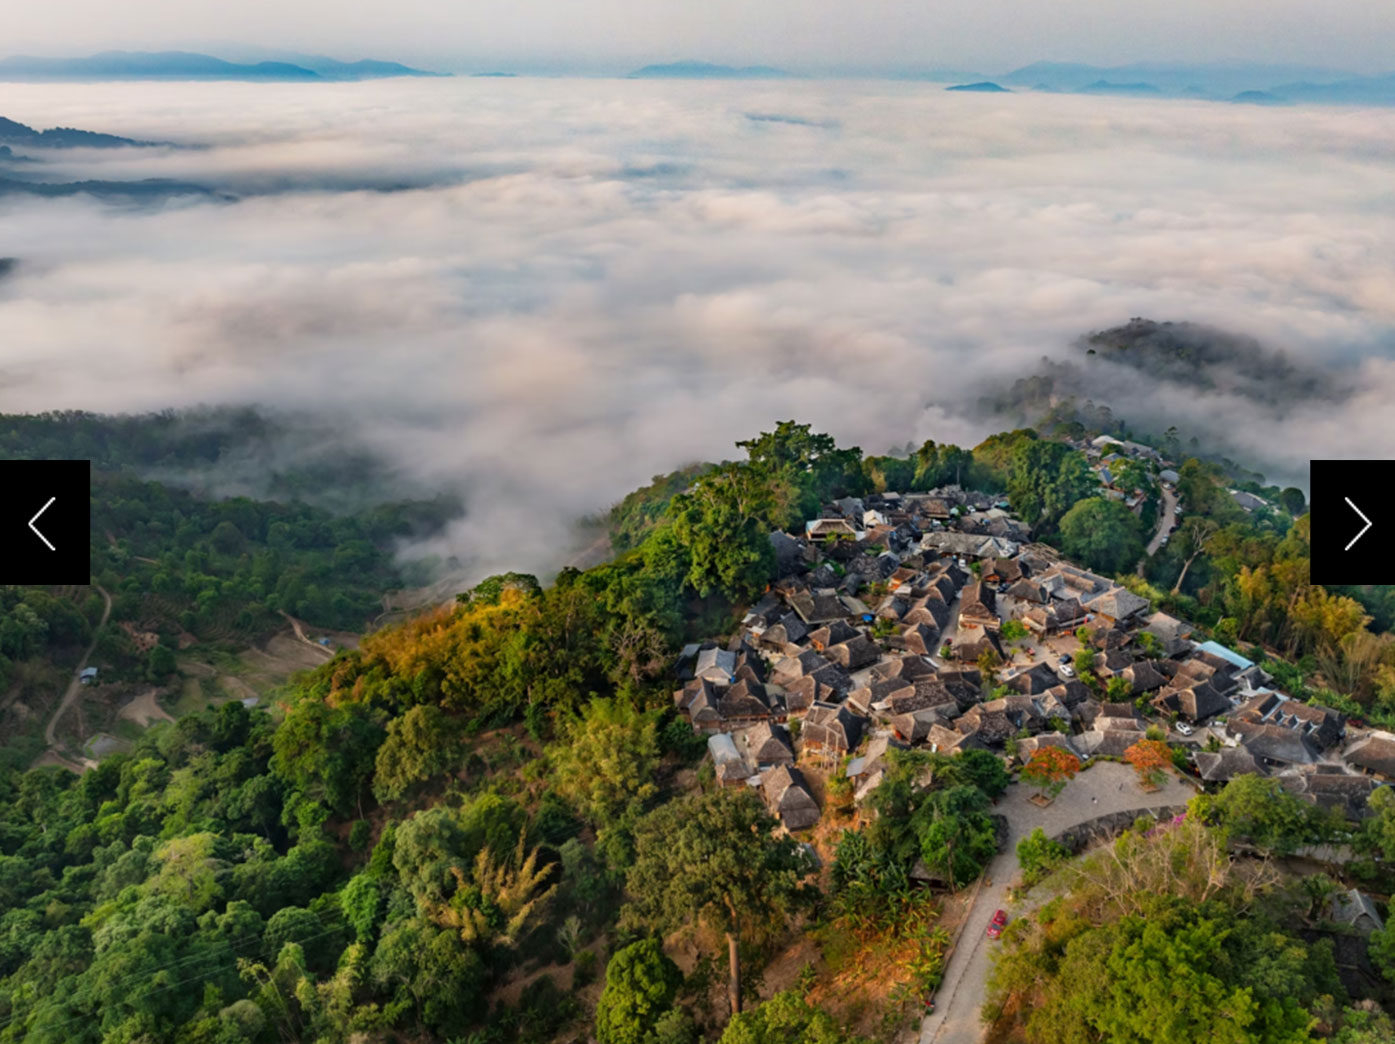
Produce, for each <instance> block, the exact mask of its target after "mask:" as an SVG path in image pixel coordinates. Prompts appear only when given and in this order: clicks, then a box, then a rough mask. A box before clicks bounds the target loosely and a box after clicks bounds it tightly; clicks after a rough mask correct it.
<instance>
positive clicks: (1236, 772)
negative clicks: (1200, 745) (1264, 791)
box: [1192, 747, 1266, 783]
mask: <svg viewBox="0 0 1395 1044" xmlns="http://www.w3.org/2000/svg"><path fill="white" fill-rule="evenodd" d="M1192 759H1193V760H1194V761H1195V762H1196V769H1197V772H1198V773H1200V775H1201V778H1202V779H1204V780H1206V781H1207V782H1208V783H1220V782H1224V781H1225V780H1228V779H1234V778H1235V777H1236V776H1263V775H1265V774H1266V773H1265V770H1264V766H1263V765H1261V764H1260V763H1259V762H1257V761H1256V760H1255V758H1254V755H1253V754H1251V753H1250V752H1249V751H1248V750H1246V749H1245V748H1244V747H1226V748H1225V749H1223V750H1218V751H1214V752H1212V751H1205V750H1199V751H1197V752H1196V753H1195V754H1193V755H1192Z"/></svg>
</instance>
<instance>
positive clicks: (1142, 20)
mask: <svg viewBox="0 0 1395 1044" xmlns="http://www.w3.org/2000/svg"><path fill="white" fill-rule="evenodd" d="M7 6H8V8H9V9H8V10H7V11H6V12H5V17H4V42H3V43H0V51H4V52H11V53H13V52H28V53H50V54H68V53H75V52H85V51H90V50H94V49H99V48H107V47H122V48H128V49H148V48H152V47H173V46H200V47H206V48H207V47H213V46H219V45H227V44H230V43H234V42H236V43H242V44H256V45H261V46H275V47H287V48H296V49H302V50H314V51H327V52H334V53H336V54H337V55H343V56H359V55H364V54H372V55H374V56H377V57H400V58H405V59H409V60H416V61H432V62H435V63H437V64H439V65H443V66H447V67H456V68H470V67H472V66H478V65H497V64H508V65H514V66H522V67H529V68H540V67H542V66H544V65H546V64H548V63H557V64H560V65H564V66H570V67H574V68H575V67H580V68H585V69H590V70H595V71H604V70H606V69H616V68H625V67H628V66H630V65H633V64H635V63H640V62H647V61H658V60H671V59H675V58H702V59H707V60H713V61H726V62H771V63H779V64H782V65H787V66H790V67H796V68H801V69H805V70H809V71H818V70H821V69H827V68H834V67H836V68H842V69H866V70H872V69H877V68H886V67H898V68H904V67H921V68H925V67H937V66H938V67H948V68H964V69H981V70H987V71H1005V70H1007V69H1010V68H1012V67H1015V66H1017V65H1021V64H1025V63H1027V62H1030V61H1034V60H1038V59H1052V60H1058V61H1088V62H1095V63H1103V64H1112V63H1122V62H1130V61H1140V60H1168V61H1175V60H1188V61H1192V60H1195V61H1216V60H1232V61H1233V60H1243V61H1253V62H1291V63H1304V64H1314V65H1330V66H1339V67H1341V68H1351V69H1355V70H1359V71H1375V70H1378V69H1384V68H1386V67H1388V66H1391V65H1395V59H1392V58H1390V57H1389V56H1390V55H1391V53H1392V49H1395V4H1390V3H1382V2H1379V0H1325V2H1323V3H1321V4H1317V3H1314V2H1313V0H1223V2H1217V0H1130V2H1128V3H1121V2H1119V0H1049V2H1047V0H973V2H964V0H856V2H854V0H759V2H756V3H752V2H751V0H467V2H462V3H449V2H445V0H394V2H393V3H385V2H383V0H239V2H238V3H235V4H228V3H220V4H214V3H188V2H187V0H122V2H121V3H111V2H110V0H49V2H48V3H45V4H19V3H14V4H9V5H7Z"/></svg>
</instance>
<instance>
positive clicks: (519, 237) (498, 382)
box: [0, 77, 1395, 575]
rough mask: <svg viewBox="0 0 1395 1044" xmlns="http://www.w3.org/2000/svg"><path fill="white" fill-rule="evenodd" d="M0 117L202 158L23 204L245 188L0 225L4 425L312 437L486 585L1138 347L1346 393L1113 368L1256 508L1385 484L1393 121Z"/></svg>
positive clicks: (969, 434)
mask: <svg viewBox="0 0 1395 1044" xmlns="http://www.w3.org/2000/svg"><path fill="white" fill-rule="evenodd" d="M3 103H4V109H3V111H4V112H5V114H6V115H8V116H10V117H12V118H15V119H20V120H23V121H24V122H27V123H30V124H34V125H37V126H41V127H50V126H70V127H85V128H92V129H94V130H102V131H108V132H112V133H117V134H125V135H131V136H135V137H139V138H146V139H151V140H161V141H174V142H187V143H203V144H205V145H207V146H208V147H207V148H202V149H161V148H153V149H102V150H85V149H60V150H53V151H52V152H51V153H48V154H45V155H43V156H41V157H38V160H37V162H30V163H27V164H23V165H22V173H24V174H25V175H26V176H31V177H41V178H43V179H44V180H47V181H55V182H61V181H69V180H73V179H79V178H96V179H109V180H132V179H137V178H149V177H166V178H173V179H177V180H189V181H195V182H198V183H201V184H206V185H214V186H217V187H219V188H221V189H224V190H226V191H228V192H230V193H232V194H234V195H235V196H237V197H238V198H237V201H235V202H214V201H208V200H199V199H186V200H182V201H172V202H170V203H168V204H167V205H163V206H153V207H149V208H141V207H132V206H129V205H124V204H121V203H116V202H111V203H102V202H98V201H96V200H93V199H91V198H86V197H69V198H56V199H34V198H32V197H27V196H17V195H10V196H4V197H0V228H3V229H4V236H3V242H0V251H3V252H4V253H5V254H6V255H8V256H13V257H15V258H17V259H18V264H17V265H16V266H14V269H13V271H12V272H10V273H9V274H8V275H5V276H3V277H0V331H3V336H0V412H8V411H32V410H46V409H61V408H84V409H92V410H101V411H108V412H119V411H128V410H146V409H163V408H166V407H178V406H188V405H193V404H197V403H229V404H241V403H247V402H255V403H260V404H263V405H266V406H268V407H272V408H280V409H283V410H287V411H289V412H290V413H291V414H292V415H294V416H296V417H312V418H313V419H314V420H315V421H316V422H317V424H325V425H330V426H338V427H339V428H341V429H342V431H343V439H344V440H345V442H346V443H347V442H350V441H351V440H357V441H360V442H364V443H367V444H368V445H370V446H371V447H373V448H374V449H377V450H378V451H379V452H380V453H381V454H383V455H384V456H385V457H386V458H387V459H389V460H390V461H391V462H393V463H394V464H396V465H397V466H398V468H399V469H400V472H401V473H402V474H404V475H405V476H407V477H411V478H415V479H417V480H419V481H420V483H421V485H422V487H423V488H425V489H455V490H459V491H461V492H462V494H463V495H464V498H465V501H466V503H467V505H468V508H469V511H468V514H467V515H466V517H465V518H464V519H462V520H461V522H460V523H459V524H458V525H457V526H454V527H452V529H451V531H450V534H449V536H448V538H447V539H446V541H444V542H443V544H442V545H441V548H440V550H443V551H450V552H452V553H455V554H458V555H460V556H462V557H463V558H465V559H468V560H469V561H470V562H472V563H473V564H474V565H475V566H476V568H477V569H478V573H477V574H476V575H486V574H487V573H489V572H498V571H500V570H502V569H508V568H524V569H528V570H531V571H537V572H540V573H545V572H547V571H548V570H549V569H551V568H555V567H556V566H557V565H559V564H560V563H561V561H562V560H563V559H564V558H565V556H566V552H567V549H568V547H569V543H568V541H569V538H570V536H571V532H570V522H571V520H572V519H574V518H576V517H578V516H580V515H584V514H587V513H589V512H593V511H597V510H602V509H604V508H606V507H607V506H609V505H610V504H612V503H614V502H615V501H616V500H618V499H619V498H620V497H621V496H623V495H624V494H625V493H626V492H628V491H629V490H631V489H633V488H634V487H636V486H638V485H641V484H643V483H645V482H647V481H648V480H649V478H650V477H651V476H652V475H654V474H657V473H662V472H667V471H669V470H670V469H672V468H674V467H676V466H678V465H681V464H683V463H686V462H689V461H692V460H695V459H709V460H712V459H720V458H721V457H723V456H727V455H734V454H735V447H734V446H733V445H732V444H733V443H734V442H735V441H736V440H737V439H739V438H745V437H748V436H750V435H753V434H755V433H756V432H758V431H760V430H762V429H764V430H769V429H770V426H771V425H772V424H774V423H775V422H776V421H778V420H781V419H785V418H789V417H795V418H798V419H800V420H803V421H807V422H809V423H812V424H814V425H816V426H817V428H818V430H823V431H829V432H831V433H833V434H834V435H836V436H837V437H838V439H839V441H840V442H842V443H843V444H845V445H847V444H857V445H861V446H862V447H863V448H864V449H866V450H867V451H868V452H882V451H885V450H886V449H888V448H890V447H892V446H898V447H899V446H904V445H905V444H906V443H908V442H909V443H913V444H916V445H918V444H919V443H920V442H921V441H922V440H924V439H926V438H934V439H936V440H939V441H954V442H958V443H960V444H961V445H972V444H973V443H975V442H977V441H978V440H979V439H981V438H982V437H983V436H984V435H986V434H988V433H989V432H990V431H993V430H997V429H998V428H1000V427H1001V426H1002V425H1003V421H1002V420H1001V419H997V418H984V417H982V416H981V415H979V414H978V411H977V403H978V401H979V398H980V396H982V395H985V394H999V393H1001V392H1003V391H1004V390H1006V389H1009V388H1010V387H1011V386H1012V383H1013V381H1014V380H1016V379H1017V378H1019V377H1021V376H1023V375H1025V374H1031V373H1033V372H1035V371H1037V370H1038V369H1039V367H1040V366H1041V363H1042V359H1043V357H1048V356H1049V357H1051V358H1056V359H1061V358H1075V359H1082V358H1085V356H1083V354H1082V353H1081V352H1080V351H1079V350H1078V349H1076V348H1074V347H1072V345H1073V342H1074V341H1075V340H1076V338H1078V337H1079V336H1080V335H1081V334H1083V333H1085V332H1087V331H1090V330H1098V329H1104V328H1107V327H1110V326H1114V325H1116V324H1119V323H1123V322H1125V321H1127V320H1128V318H1129V317H1131V316H1148V317H1151V318H1155V319H1160V320H1162V319H1173V320H1191V321H1194V322H1201V323H1206V324H1209V325H1213V326H1217V327H1220V328H1222V329H1226V330H1231V331H1234V332H1237V333H1243V334H1248V335H1251V336H1253V337H1255V338H1257V339H1258V340H1259V341H1260V342H1261V343H1262V344H1263V345H1264V346H1265V348H1266V349H1267V350H1270V351H1282V352H1284V353H1286V354H1287V356H1288V357H1289V358H1290V359H1292V360H1294V361H1295V362H1297V363H1299V364H1301V366H1303V367H1306V368H1308V369H1312V370H1316V371H1317V372H1320V373H1324V374H1332V375H1340V376H1341V377H1342V379H1343V381H1344V383H1345V385H1346V386H1348V387H1354V388H1355V390H1354V391H1353V392H1351V393H1350V394H1349V395H1348V396H1347V397H1346V398H1345V399H1343V400H1342V401H1340V402H1339V403H1337V404H1335V405H1334V403H1333V402H1332V401H1329V400H1327V399H1323V400H1317V399H1313V400H1306V399H1305V400H1302V401H1299V402H1296V403H1294V402H1288V403H1279V404H1277V405H1275V404H1272V403H1269V402H1266V401H1263V400H1260V399H1256V398H1255V397H1253V396H1247V395H1243V394H1237V393H1234V392H1231V391H1227V390H1226V389H1225V388H1223V387H1219V388H1217V389H1216V390H1214V391H1212V392H1209V393H1204V394H1203V393H1198V392H1197V391H1196V390H1195V389H1194V388H1193V387H1191V386H1190V385H1187V384H1180V383H1175V382H1171V381H1167V380H1149V381H1142V380H1139V379H1138V378H1137V375H1136V374H1123V375H1118V376H1119V379H1117V380H1114V381H1112V382H1110V383H1111V385H1112V387H1108V388H1105V391H1104V397H1106V398H1107V400H1108V401H1109V402H1110V403H1111V404H1112V405H1113V407H1114V408H1115V409H1116V410H1117V411H1119V413H1120V414H1121V415H1122V416H1125V417H1128V418H1129V419H1130V420H1132V421H1133V422H1134V423H1137V424H1139V425H1140V426H1146V427H1150V428H1151V429H1152V430H1155V431H1157V430H1162V429H1163V428H1166V427H1167V426H1168V425H1176V426H1177V427H1178V428H1179V429H1180V430H1181V431H1183V432H1185V433H1188V434H1196V435H1198V436H1200V437H1202V438H1203V439H1204V440H1205V442H1206V444H1207V445H1208V446H1210V447H1213V448H1218V449H1221V450H1224V451H1226V452H1229V453H1230V454H1231V455H1232V456H1233V457H1234V458H1235V459H1237V460H1241V461H1244V462H1245V463H1246V464H1247V465H1250V466H1253V467H1258V468H1260V469H1262V470H1264V471H1265V472H1266V473H1268V474H1269V475H1270V477H1272V478H1275V479H1279V480H1281V481H1284V482H1291V481H1301V477H1302V475H1303V474H1304V473H1305V472H1306V462H1307V459H1308V458H1309V457H1310V456H1333V457H1340V456H1347V455H1351V454H1352V453H1360V454H1361V455H1366V456H1372V457H1379V456H1392V455H1395V425H1392V424H1391V423H1390V403H1391V402H1392V401H1395V198H1392V196H1391V192H1390V186H1391V184H1392V176H1391V172H1392V166H1395V108H1381V109H1368V110H1362V109H1335V108H1325V107H1317V106H1313V107H1304V106H1294V107H1291V108H1260V107H1254V106H1238V105H1218V104H1214V103H1210V102H1201V101H1171V100H1151V99H1134V98H1095V97H1085V96H1072V95H1051V94H1037V93H1031V92H1028V93H1024V94H1006V95H966V94H950V93H947V92H946V91H944V90H943V89H941V88H940V87H938V86H937V85H931V84H923V83H904V82H902V83H896V82H890V81H883V82H870V81H869V82H860V83H850V82H846V81H821V80H807V81H806V80H796V81H756V82H736V83H734V82H728V81H717V82H693V81H682V82H662V81H650V80H644V81H640V80H618V79H577V80H554V79H542V78H534V77H523V78H519V79H514V80H493V79H488V80H486V79H474V78H463V77H462V78H456V79H449V80H391V81H377V82H371V83H359V84H326V85H322V86H317V87H315V88H313V89H307V88H306V87H305V86H304V85H301V84H248V83H230V84H229V83H222V84H190V85H181V86H180V88H179V89H178V90H171V89H170V88H169V86H168V85H167V84H159V83H143V84H110V85H103V86H102V88H101V89H100V90H94V89H93V88H92V86H91V85H90V84H78V83H72V84H7V85H5V87H4V89H3ZM35 151H37V150H35ZM383 185H391V186H415V187H414V188H410V189H409V190H403V191H365V190H364V189H365V187H367V186H383ZM1255 369H1256V370H1257V371H1259V370H1262V368H1261V367H1256V368H1255ZM1106 376H1109V375H1106ZM1099 387H1101V385H1097V384H1093V383H1092V385H1091V390H1090V391H1089V394H1092V395H1097V394H1100V392H1099V391H1098V388H1099Z"/></svg>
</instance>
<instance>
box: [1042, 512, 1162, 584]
mask: <svg viewBox="0 0 1395 1044" xmlns="http://www.w3.org/2000/svg"><path fill="white" fill-rule="evenodd" d="M1060 530H1061V550H1062V551H1064V552H1065V553H1066V554H1068V555H1070V556H1071V557H1072V558H1075V559H1079V560H1080V561H1082V562H1084V563H1085V564H1086V565H1087V566H1089V567H1090V568H1091V569H1097V570H1099V571H1100V572H1102V573H1123V572H1127V571H1128V570H1129V569H1131V568H1133V565H1134V563H1135V562H1137V561H1138V559H1139V557H1140V556H1141V555H1142V554H1143V540H1142V538H1141V537H1140V535H1139V521H1138V516H1137V515H1135V514H1134V513H1133V512H1132V511H1130V510H1129V509H1128V508H1127V507H1125V506H1124V505H1123V504H1122V503H1121V502H1119V501H1117V500H1106V499H1105V498H1103V497H1087V498H1086V499H1085V500H1082V501H1080V502H1079V503H1077V504H1076V505H1075V506H1074V507H1072V508H1071V509H1070V510H1069V511H1067V512H1066V513H1065V515H1064V516H1063V517H1062V518H1061V525H1060Z"/></svg>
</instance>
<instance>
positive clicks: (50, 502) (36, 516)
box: [29, 497, 58, 551]
mask: <svg viewBox="0 0 1395 1044" xmlns="http://www.w3.org/2000/svg"><path fill="white" fill-rule="evenodd" d="M57 499H58V498H57V497H49V498H48V503H47V504H45V505H44V506H43V507H41V508H39V510H38V511H36V512H34V517H33V518H31V519H30V520H29V528H30V529H32V530H33V531H34V535H35V536H36V537H38V538H39V539H40V540H42V541H43V542H44V547H46V548H48V549H49V550H50V551H57V550H58V548H56V547H54V546H53V545H52V544H50V543H49V542H48V537H46V536H44V535H43V534H42V533H40V532H39V527H38V526H36V525H34V523H35V522H37V521H39V516H40V515H42V514H43V513H44V512H45V511H47V510H48V509H49V508H51V507H53V502H54V501H55V500H57Z"/></svg>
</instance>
